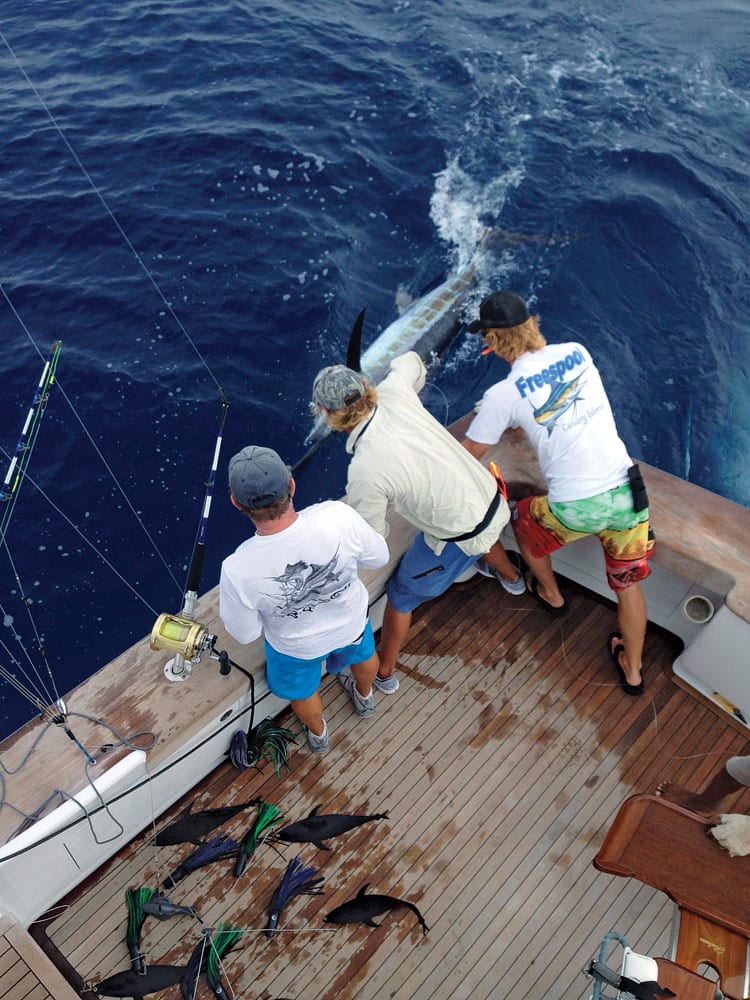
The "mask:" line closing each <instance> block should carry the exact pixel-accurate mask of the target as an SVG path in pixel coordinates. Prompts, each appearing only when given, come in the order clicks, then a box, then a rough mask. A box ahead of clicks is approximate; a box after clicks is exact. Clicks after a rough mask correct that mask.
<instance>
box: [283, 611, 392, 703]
mask: <svg viewBox="0 0 750 1000" xmlns="http://www.w3.org/2000/svg"><path fill="white" fill-rule="evenodd" d="M265 647H266V680H267V681H268V686H269V687H270V689H271V691H273V693H274V694H275V695H276V696H277V698H284V699H285V700H287V701H303V700H304V699H305V698H312V696H313V695H314V694H315V692H316V691H317V690H318V688H319V687H320V678H321V674H322V672H323V664H324V663H325V665H326V670H327V671H328V673H329V674H338V673H340V672H341V671H342V670H343V669H344V667H350V666H351V665H352V664H353V663H362V662H363V661H364V660H369V659H370V657H371V656H372V655H373V653H374V652H375V636H374V635H373V634H372V625H371V624H370V620H369V618H368V620H367V624H366V625H365V630H364V632H363V633H362V635H361V636H360V637H359V638H358V639H355V641H354V642H352V643H350V644H349V645H348V646H341V648H340V649H334V650H333V652H331V653H329V654H328V655H327V656H319V657H316V658H315V659H314V660H300V659H298V658H297V657H296V656H287V654H286V653H280V652H279V651H278V650H276V649H274V648H273V646H271V645H270V644H269V643H268V642H267V641H266V642H265Z"/></svg>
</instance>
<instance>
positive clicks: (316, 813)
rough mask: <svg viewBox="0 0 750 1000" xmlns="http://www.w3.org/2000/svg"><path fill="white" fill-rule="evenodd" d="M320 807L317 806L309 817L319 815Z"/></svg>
mask: <svg viewBox="0 0 750 1000" xmlns="http://www.w3.org/2000/svg"><path fill="white" fill-rule="evenodd" d="M319 809H320V806H315V808H314V809H313V811H312V812H311V813H310V815H309V816H308V817H307V818H308V819H312V817H313V816H317V815H318V810H319Z"/></svg>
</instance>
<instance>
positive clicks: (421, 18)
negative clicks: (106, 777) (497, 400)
mask: <svg viewBox="0 0 750 1000" xmlns="http://www.w3.org/2000/svg"><path fill="white" fill-rule="evenodd" d="M0 12H1V16H0V28H1V30H2V32H3V35H4V36H5V39H6V41H7V43H8V44H9V45H10V46H11V47H12V50H13V52H14V53H15V57H16V58H14V57H13V56H12V55H11V53H10V51H9V50H8V48H7V46H6V45H5V44H0V81H1V84H2V95H3V96H2V109H3V114H2V115H1V116H0V144H1V149H2V153H1V160H0V167H1V169H0V198H1V199H2V214H1V215H0V229H1V232H0V235H1V237H2V238H1V239H0V275H1V277H0V280H1V281H2V286H3V288H4V290H5V292H6V294H7V296H8V297H9V299H10V301H11V303H12V305H13V309H11V307H10V306H9V305H8V304H7V302H6V301H4V300H0V316H1V317H2V354H1V356H0V378H1V379H2V388H3V401H4V405H3V407H2V410H0V447H2V448H3V449H4V453H5V454H6V455H9V454H10V453H11V452H12V450H13V449H14V447H15V444H16V441H17V439H18V436H19V433H20V430H21V425H22V423H23V419H24V417H25V414H26V409H27V407H28V404H29V401H30V398H31V394H32V392H33V389H34V387H35V385H36V381H37V379H38V375H39V372H40V370H41V363H42V362H41V360H40V354H41V355H44V356H45V357H46V354H47V352H48V350H49V347H50V344H51V343H52V341H53V340H55V339H57V338H61V339H62V341H63V344H64V346H63V352H62V357H61V361H60V368H59V386H58V387H57V388H56V389H55V390H53V393H52V396H51V399H50V403H49V406H48V409H47V413H46V416H45V418H44V422H43V424H42V428H41V432H40V435H39V438H38V443H37V445H36V448H35V450H34V452H33V454H32V456H31V459H30V464H29V475H30V480H33V483H32V482H31V481H30V480H27V481H26V482H24V484H23V486H22V490H21V493H20V494H19V500H18V503H17V504H16V507H15V510H14V514H13V519H12V522H11V525H10V528H9V531H8V534H7V538H6V541H7V546H8V551H9V553H10V557H9V555H8V552H6V551H2V552H0V565H2V567H3V569H2V577H0V604H1V605H2V615H3V616H4V619H5V623H6V627H5V628H4V629H3V635H2V636H1V637H0V638H2V640H3V643H4V648H0V657H2V663H3V664H4V665H5V666H6V667H12V663H13V661H12V658H11V657H16V658H18V659H19V660H21V661H23V662H24V665H26V663H25V657H26V651H28V653H29V656H30V657H31V660H32V661H33V662H34V663H35V664H37V665H38V666H39V669H40V670H41V671H42V672H43V674H45V675H46V665H45V663H44V661H43V660H42V659H41V657H40V656H39V655H38V653H37V652H36V640H35V630H36V631H38V633H39V635H40V636H41V637H42V638H43V640H44V645H45V648H46V652H47V658H48V662H49V665H50V669H51V670H52V671H53V672H54V674H55V676H56V677H57V679H58V684H59V688H60V691H61V692H64V691H66V690H68V689H69V688H70V687H71V686H72V685H73V684H74V683H76V682H77V681H78V680H80V679H81V678H82V677H85V676H86V675H88V674H90V673H92V672H93V671H94V670H96V669H98V668H99V667H100V666H101V665H102V664H103V663H105V662H106V661H107V660H109V659H110V658H111V657H112V656H114V655H115V654H116V653H118V652H119V651H121V650H122V649H123V648H124V647H126V646H127V645H129V644H131V643H132V642H134V641H136V640H138V639H139V638H141V637H142V636H144V635H146V634H147V633H148V631H149V630H150V627H151V624H152V621H153V618H154V615H155V612H159V611H162V610H170V611H178V610H179V608H180V606H181V597H182V588H183V586H184V580H185V574H186V569H187V564H188V562H189V557H190V553H191V550H192V546H193V541H194V538H195V534H196V531H197V528H198V522H199V516H200V510H201V503H202V499H203V494H204V484H205V481H206V478H207V475H208V471H209V467H210V463H211V457H212V453H213V446H214V438H215V434H216V430H217V427H218V420H219V395H218V391H217V387H218V386H219V385H221V386H223V387H224V389H225V390H226V393H227V395H228V397H229V399H230V403H231V406H230V410H229V415H228V419H227V425H226V433H225V439H224V448H223V451H222V458H221V465H220V470H219V477H218V485H217V490H216V499H215V501H214V505H213V510H212V514H211V521H210V524H209V527H208V534H207V545H208V551H207V559H206V566H205V570H204V575H203V583H202V588H201V589H202V590H203V589H207V588H208V587H210V586H212V585H213V584H214V583H215V582H216V580H217V578H218V568H219V564H220V561H221V559H222V558H223V556H224V555H226V554H227V553H228V552H229V551H230V550H231V549H233V548H234V547H235V546H236V545H237V544H238V543H239V541H240V540H241V539H242V538H243V537H244V533H245V531H246V528H245V522H243V520H242V519H241V518H240V517H239V516H238V515H237V514H236V513H235V512H234V511H233V510H232V508H231V507H230V506H229V504H228V501H227V499H226V486H225V483H226V464H227V461H228V459H229V458H230V457H231V455H232V454H233V453H234V452H235V451H236V450H238V449H239V448H240V447H242V446H243V445H245V444H247V443H251V442H255V443H262V444H269V445H272V446H274V447H276V448H277V449H278V450H279V451H281V452H282V453H283V454H284V455H285V457H287V458H288V460H289V461H293V460H294V459H295V458H297V457H298V456H299V455H300V454H301V453H302V451H303V450H304V444H303V442H304V438H305V435H306V434H307V432H308V430H309V426H310V423H309V417H308V416H307V406H306V404H307V401H308V399H309V394H310V386H311V382H312V378H313V376H314V374H315V372H316V371H317V369H318V368H319V367H320V366H321V365H322V364H330V363H335V362H336V361H339V360H343V357H342V355H343V352H344V351H345V346H346V342H347V337H348V331H349V329H350V327H351V324H352V322H353V319H354V317H355V316H356V314H357V312H358V311H359V309H360V308H362V306H366V307H367V334H366V337H367V338H374V336H375V335H376V334H377V332H378V331H379V330H381V329H382V328H384V327H385V326H386V325H387V324H388V323H389V322H390V321H391V320H392V319H394V318H395V316H396V315H397V311H396V304H395V303H396V294H397V292H398V291H399V290H400V291H401V292H403V291H407V292H409V293H410V294H412V295H416V294H418V293H419V291H420V289H422V288H423V287H425V286H426V285H427V284H428V283H429V282H431V281H432V280H434V279H435V278H436V277H438V276H440V275H444V274H446V273H448V272H449V271H450V270H451V268H453V267H454V266H455V265H456V264H457V262H459V261H461V260H465V259H466V258H467V256H469V255H470V254H471V252H472V249H473V247H474V246H475V243H476V239H477V234H478V232H479V231H480V229H481V227H482V225H484V224H488V223H490V224H493V225H496V226H500V227H502V228H503V229H505V230H507V231H509V232H513V233H520V234H524V235H527V236H538V237H540V239H537V240H531V241H527V242H524V241H521V242H511V243H509V244H508V245H507V246H505V247H500V248H498V249H496V250H495V251H493V252H492V253H487V254H485V255H484V256H483V258H482V261H481V274H482V280H481V283H480V287H479V289H478V291H477V298H479V297H481V295H482V294H484V293H486V292H487V291H488V290H491V289H492V288H493V287H502V286H505V287H511V288H513V289H515V290H516V291H518V292H519V293H520V294H522V295H523V296H525V297H526V298H528V299H529V300H530V301H531V302H532V304H533V306H534V308H535V310H536V311H538V312H539V313H540V315H541V318H542V329H543V331H544V332H545V334H546V335H547V337H548V338H549V339H551V340H555V339H571V338H579V339H581V340H583V341H584V342H585V343H586V344H587V345H588V346H589V348H590V349H591V351H592V352H593V354H594V356H595V358H596V359H597V360H598V362H599V365H600V368H601V369H602V371H603V373H604V377H605V383H606V385H607V387H608V389H609V391H610V395H611V398H612V401H613V405H614V408H615V412H616V416H617V418H618V423H619V426H620V429H621V433H622V435H623V437H624V439H625V441H626V443H627V444H628V446H629V448H630V449H631V451H632V453H633V454H635V455H636V456H639V457H640V458H642V459H644V460H645V461H647V462H649V463H651V464H654V465H657V466H660V467H662V468H664V469H666V470H668V471H669V472H671V473H674V474H676V475H678V476H683V477H685V478H688V479H690V480H691V481H693V482H695V483H698V484H700V485H702V486H704V487H706V488H707V489H709V490H712V491H715V492H717V493H720V494H722V495H724V496H726V497H729V498H731V499H733V500H735V501H737V502H739V503H742V504H748V503H750V472H749V471H748V464H747V456H748V427H749V426H750V403H749V394H748V355H749V353H750V338H749V337H748V321H747V316H748V304H749V303H748V291H747V289H748V267H747V259H748V255H747V250H748V239H747V236H748V218H749V214H748V190H750V188H749V187H748V163H750V157H749V156H748V143H747V137H748V135H750V128H749V124H750V123H749V121H748V119H749V117H750V115H749V114H748V111H749V109H750V88H749V87H748V84H749V82H750V69H749V68H748V62H747V51H748V14H750V5H749V4H748V2H746V0H723V2H716V0H710V2H709V0H690V2H689V3H685V0H672V2H669V0H657V2H652V0H648V2H647V0H637V2H636V0H632V2H631V0H547V2H542V0H520V2H518V3H516V4H513V5H507V6H505V5H502V4H498V3H495V2H487V0H429V2H428V0H420V2H416V0H413V2H405V0H393V2H391V3H389V4H379V3H372V2H363V0H316V2H314V3H310V2H307V0H275V2H274V3H273V4H270V3H254V2H250V0H237V2H227V0H221V2H217V0H201V2H200V3H196V2H190V3H188V2H187V0H137V2H130V3H128V2H121V0H118V2H114V0H104V2H102V0H96V2H93V0H76V2H75V3H73V2H63V0H57V2H55V0H44V2H40V0H25V2H24V3H23V4H11V3H10V2H8V0H2V2H0ZM16 59H17V61H16ZM19 63H20V66H19ZM27 76H28V79H27ZM29 81H30V82H31V83H30V82H29ZM31 84H33V87H32V86H31ZM34 88H35V89H36V93H35V89H34ZM45 105H46V109H45ZM51 116H52V117H51ZM52 118H54V122H53V121H52ZM55 123H56V124H55ZM61 132H62V133H64V136H65V139H67V144H66V142H65V140H64V139H63V136H62V135H61ZM68 144H69V145H68ZM73 151H74V152H73ZM74 153H75V155H74ZM76 158H77V159H76ZM77 160H78V162H77ZM82 168H83V169H82ZM84 169H85V171H86V173H87V174H88V177H87V176H86V174H85V173H84V172H83V170H84ZM110 213H112V214H110ZM113 217H114V218H113ZM115 219H116V220H117V224H119V228H118V225H116V224H115V221H114V220H115ZM123 234H125V236H126V237H127V239H125V236H124V235H123ZM550 236H554V237H557V238H556V239H555V240H552V241H549V240H547V239H546V237H550ZM542 237H543V238H542ZM563 237H568V238H563ZM162 296H163V297H162ZM167 303H168V304H167ZM14 310H15V312H16V313H17V315H16V314H15V313H14ZM18 317H20V321H19V318H18ZM38 352H40V353H38ZM504 373H505V372H504V368H503V365H502V363H501V362H499V361H498V360H497V359H487V358H484V359H482V358H480V357H479V356H478V352H477V350H476V347H475V345H472V344H471V343H470V341H469V339H468V338H463V339H461V340H460V341H459V342H458V343H457V344H456V345H455V346H454V348H453V349H452V351H451V354H450V356H449V357H448V359H447V360H446V362H445V363H444V365H443V367H442V368H441V369H440V370H439V371H438V373H437V375H436V377H435V381H436V388H433V389H432V390H431V391H430V399H431V402H432V404H433V406H434V408H435V412H436V413H438V414H439V415H440V416H441V418H443V419H446V420H452V419H456V418H458V417H459V416H460V415H461V414H462V413H464V412H465V411H466V410H467V409H468V408H469V406H470V405H471V404H473V402H474V401H475V400H476V399H477V398H478V397H479V396H480V395H481V393H482V391H483V390H484V389H485V388H486V387H487V386H488V385H489V384H491V383H492V382H493V381H495V380H497V379H498V378H500V377H502V376H503V375H504ZM68 401H69V402H70V404H71V405H69V402H68ZM94 443H95V445H96V448H95V447H94ZM342 450H343V446H342V443H341V441H338V442H337V443H334V444H333V445H332V447H330V448H328V449H327V450H326V451H325V452H323V453H322V454H321V455H320V456H319V457H318V458H317V459H316V461H315V462H314V463H313V464H312V465H311V466H310V467H309V468H308V469H307V470H306V471H305V472H304V473H303V474H302V475H301V476H300V481H299V484H298V487H299V493H298V497H299V499H300V500H301V502H302V504H305V503H308V502H312V501H314V500H317V499H319V498H321V497H327V496H337V495H339V494H340V493H341V491H342V488H343V484H344V477H345V461H344V460H343V454H342ZM97 451H99V452H101V454H102V455H103V456H104V459H105V460H106V465H105V464H104V463H103V462H102V460H101V459H100V457H99V455H98V454H97ZM0 465H2V469H3V472H4V470H5V468H6V467H7V460H6V459H5V458H4V457H3V456H2V455H0ZM35 484H36V485H35ZM37 487H39V489H38V488H37ZM40 490H41V491H43V493H42V492H40ZM124 497H127V502H126V500H125V499H124ZM131 505H132V509H131ZM76 529H78V531H77V530H76ZM657 530H658V526H657ZM78 532H81V533H82V534H79V533H78ZM147 533H148V534H147ZM82 535H83V536H85V539H86V540H85V541H84V539H83V537H82ZM155 547H157V548H158V551H159V553H160V554H156V553H155ZM11 558H12V562H11ZM105 560H106V561H105ZM166 566H168V567H169V569H170V570H171V575H170V573H169V572H168V571H167V569H166ZM115 571H116V572H115ZM16 574H17V576H18V579H16ZM117 574H119V576H118V575H117ZM121 578H122V579H121ZM123 579H124V580H127V581H128V584H129V586H126V584H125V583H124V582H123ZM19 581H20V584H19ZM131 588H132V589H131ZM21 591H23V593H25V594H26V596H27V603H28V606H29V610H30V611H31V616H32V617H31V618H30V617H29V616H28V614H27V610H26V608H24V607H23V605H22V602H21V600H20V596H19V595H20V593H21ZM11 619H12V625H11V624H10V620H11ZM16 634H18V635H19V636H20V640H21V641H20V642H19V641H17V640H16V639H15V635H16ZM154 669H156V670H160V669H161V665H160V661H159V660H157V659H155V664H154ZM207 669H208V668H207ZM1 691H2V721H1V723H0V730H1V731H4V732H8V731H10V730H11V729H12V728H14V727H15V725H17V724H18V723H20V722H21V721H23V720H24V719H25V718H28V717H30V716H31V715H32V714H33V709H32V708H31V706H29V705H27V703H26V702H24V701H21V700H20V699H19V698H18V697H17V696H16V695H15V693H14V692H13V691H12V690H11V689H10V687H9V686H8V685H7V684H3V685H2V689H1Z"/></svg>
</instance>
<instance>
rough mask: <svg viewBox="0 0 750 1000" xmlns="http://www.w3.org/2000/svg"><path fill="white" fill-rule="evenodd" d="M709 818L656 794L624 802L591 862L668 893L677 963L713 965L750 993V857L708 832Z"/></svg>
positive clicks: (740, 992) (738, 998)
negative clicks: (673, 907) (676, 921)
mask: <svg viewBox="0 0 750 1000" xmlns="http://www.w3.org/2000/svg"><path fill="white" fill-rule="evenodd" d="M710 827H711V824H710V822H709V821H708V820H707V819H706V818H705V817H704V816H700V815H698V814H697V813H693V812H690V811H689V810H687V809H683V808H682V807H681V806H677V805H675V804H674V803H672V802H668V801H666V800H665V799H663V798H661V797H660V796H657V795H634V796H632V797H631V798H629V799H626V800H625V802H624V803H623V804H622V806H621V807H620V810H619V812H618V814H617V816H616V817H615V821H614V823H613V824H612V826H611V827H610V829H609V831H608V832H607V835H606V837H605V838H604V843H603V844H602V846H601V849H600V851H599V853H598V854H597V856H596V858H595V859H594V867H595V868H598V869H599V871H602V872H607V873H608V874H611V875H622V876H625V877H629V878H635V879H637V880H638V881H639V882H644V883H645V884H646V885H651V886H653V887H654V888H655V889H659V890H661V891H662V892H665V893H666V894H667V895H668V896H669V897H670V898H671V899H673V900H674V901H675V903H676V904H677V905H678V907H679V910H680V925H679V930H678V938H677V951H676V954H675V961H676V962H677V964H678V965H680V966H683V967H685V968H687V969H688V970H690V971H692V972H695V971H697V968H698V966H699V965H700V964H701V963H705V964H707V965H710V966H711V967H712V968H714V969H716V971H717V973H718V974H719V977H720V984H721V988H722V990H723V992H724V993H725V994H726V995H727V996H728V997H732V998H734V1000H745V998H747V997H748V995H749V994H748V985H749V983H748V938H750V857H744V858H732V857H730V856H729V854H728V853H727V851H726V850H725V849H724V848H722V847H720V846H719V844H718V843H717V842H716V840H714V838H713V837H711V836H710V835H709V832H708V831H709V829H710Z"/></svg>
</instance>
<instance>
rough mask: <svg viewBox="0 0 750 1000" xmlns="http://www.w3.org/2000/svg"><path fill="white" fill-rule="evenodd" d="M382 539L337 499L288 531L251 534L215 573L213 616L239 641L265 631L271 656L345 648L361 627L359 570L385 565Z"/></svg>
mask: <svg viewBox="0 0 750 1000" xmlns="http://www.w3.org/2000/svg"><path fill="white" fill-rule="evenodd" d="M387 561H388V545H387V543H386V541H385V539H384V538H383V537H382V535H379V534H378V533H377V532H376V531H373V529H372V528H371V527H370V526H369V525H368V524H367V522H366V521H365V520H364V519H363V518H362V517H360V515H359V514H358V513H357V512H356V511H355V510H353V509H352V508H351V507H349V506H348V505H347V504H345V503H342V502H341V501H340V500H326V501H324V502H323V503H318V504H313V506H311V507H306V508H305V509H304V510H301V511H299V513H298V516H297V519H296V520H295V521H294V523H293V524H291V525H290V526H289V527H288V528H285V529H284V530H283V531H279V532H276V533H275V534H272V535H254V536H253V537H252V538H248V540H247V541H246V542H243V543H242V545H240V546H239V548H238V549H237V550H236V551H235V552H234V553H232V555H231V556H228V557H227V558H226V559H225V560H224V562H223V563H222V566H221V579H220V581H219V614H220V616H221V620H222V621H223V622H224V626H225V628H226V630H227V632H229V634H230V635H231V636H233V637H234V638H235V639H236V640H237V641H238V642H242V643H246V642H252V641H253V639H257V638H258V636H259V635H260V633H261V630H263V631H264V633H265V637H266V639H267V641H268V642H269V643H270V644H271V646H273V648H274V649H275V650H278V652H280V653H286V654H287V655H289V656H296V657H298V658H299V659H303V660H311V659H314V658H316V657H319V656H320V657H322V656H326V655H327V654H328V653H330V652H331V651H332V650H334V649H339V648H340V647H341V646H347V645H349V643H351V642H353V641H354V640H355V639H357V638H358V637H359V636H360V634H361V633H362V631H363V629H364V627H365V624H366V622H367V603H368V595H367V588H366V587H365V585H364V584H363V583H362V581H361V580H360V579H359V576H358V574H357V569H358V567H362V568H363V569H367V568H375V567H377V566H383V565H384V564H385V563H386V562H387Z"/></svg>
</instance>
